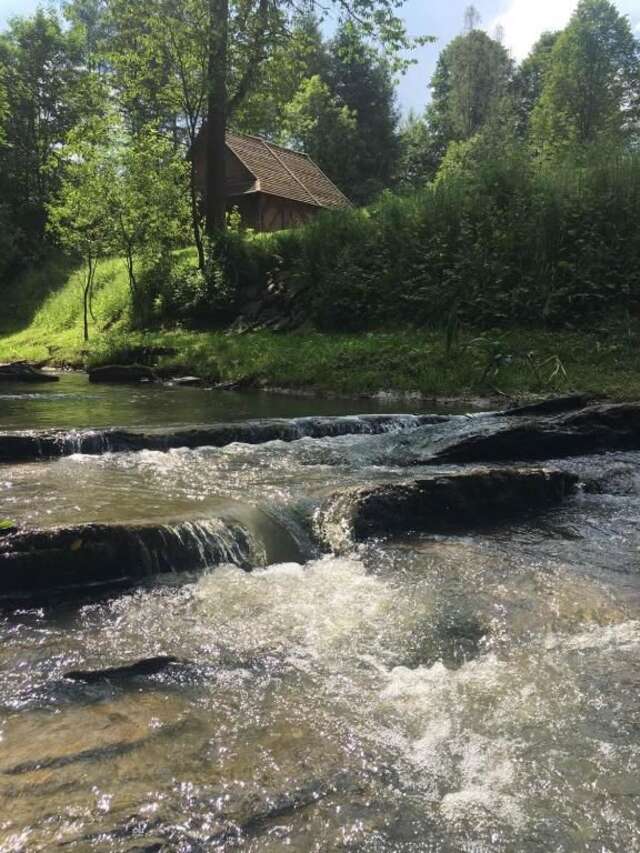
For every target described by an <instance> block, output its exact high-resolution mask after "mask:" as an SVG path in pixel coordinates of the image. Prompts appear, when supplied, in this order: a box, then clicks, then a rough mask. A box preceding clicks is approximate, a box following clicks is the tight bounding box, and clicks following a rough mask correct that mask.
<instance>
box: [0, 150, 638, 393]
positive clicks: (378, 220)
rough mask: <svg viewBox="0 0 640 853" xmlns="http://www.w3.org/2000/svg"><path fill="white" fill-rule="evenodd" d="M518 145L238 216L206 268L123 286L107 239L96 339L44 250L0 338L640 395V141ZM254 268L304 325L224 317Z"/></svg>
mask: <svg viewBox="0 0 640 853" xmlns="http://www.w3.org/2000/svg"><path fill="white" fill-rule="evenodd" d="M523 158H524V155H523V152H522V151H515V152H514V153H513V156H512V158H511V159H509V158H507V157H503V158H502V159H501V160H497V159H496V160H492V161H491V163H490V164H488V163H487V162H486V161H483V162H475V163H473V164H472V165H469V166H468V169H469V171H468V172H466V173H465V174H463V175H461V174H460V173H459V172H458V171H455V172H454V174H452V175H444V176H442V177H441V178H440V179H439V180H438V181H436V182H435V183H434V184H433V185H432V186H430V187H428V188H427V189H425V190H423V191H421V192H419V193H415V194H411V195H404V196H391V195H389V196H388V197H386V198H383V199H382V200H381V201H380V202H378V203H377V204H375V205H372V206H370V207H369V208H367V209H364V210H349V211H344V212H340V213H335V214H325V215H323V216H321V217H318V219H317V220H316V221H315V222H314V223H312V224H311V225H309V226H307V227H306V228H303V229H299V230H297V231H292V232H285V233H280V234H275V235H255V236H251V235H243V234H239V233H233V232H231V233H229V234H228V236H227V237H226V253H225V256H224V266H223V265H222V264H221V265H220V267H219V268H218V269H217V270H216V273H217V274H216V275H214V276H212V277H210V278H209V279H208V280H207V279H206V278H205V277H204V276H202V275H201V273H200V272H199V270H198V268H197V263H196V257H195V253H193V252H191V251H190V250H182V251H178V252H174V253H173V254H172V255H171V257H170V262H169V263H168V264H165V265H163V266H162V267H161V268H153V269H151V270H149V271H147V272H146V274H143V276H142V277H141V282H140V289H139V291H138V292H137V293H136V300H135V301H134V302H132V299H131V290H130V287H129V284H128V281H127V272H126V266H125V264H124V263H123V261H121V260H120V259H117V258H113V259H108V258H107V259H103V260H101V261H99V262H98V265H97V269H96V273H95V284H94V293H93V306H92V311H93V316H94V317H95V321H93V322H92V324H91V325H92V334H91V337H90V340H89V342H85V341H83V335H82V323H83V318H82V301H81V299H80V298H79V294H80V292H81V289H82V282H83V281H84V272H83V270H82V269H78V268H77V265H76V266H74V265H73V264H72V263H70V262H68V261H64V260H62V259H60V258H59V257H54V258H52V259H50V260H49V261H47V262H46V263H44V264H42V265H41V266H40V267H39V268H37V269H33V270H31V271H30V272H28V273H27V274H25V275H23V276H21V277H20V278H19V279H17V280H16V281H15V282H14V283H13V284H12V285H11V286H9V287H8V288H7V289H6V290H5V305H6V307H7V308H8V310H7V311H6V312H5V314H4V318H3V319H2V320H0V329H1V330H2V332H3V337H2V339H1V340H0V358H3V359H7V360H10V359H16V358H25V359H29V360H33V361H37V362H43V361H49V362H50V363H52V364H58V365H71V366H75V367H82V366H96V365H99V364H105V363H109V362H111V363H114V362H116V363H117V362H131V361H140V360H143V361H144V360H149V359H151V360H152V361H153V362H155V363H157V365H158V367H159V369H160V372H163V371H165V372H166V373H167V374H171V373H180V372H182V373H184V372H186V373H191V374H196V375H199V376H202V377H203V378H206V379H208V380H211V381H240V382H243V383H246V384H252V383H253V384H256V385H261V386H286V387H291V388H303V387H304V388H313V389H317V390H320V391H335V392H340V393H353V392H369V393H370V392H375V391H378V390H384V389H396V390H400V391H420V392H422V393H424V394H436V395H448V394H455V393H458V394H459V393H495V392H496V391H498V392H504V393H507V394H517V393H523V392H543V391H549V390H564V389H569V388H578V389H581V390H586V391H590V392H594V393H599V394H610V395H612V396H616V397H633V396H635V395H637V394H638V390H639V384H640V380H639V379H638V376H639V375H640V373H639V372H638V367H639V366H640V365H639V363H638V346H637V344H638V334H639V333H638V328H637V311H638V310H639V309H640V279H639V276H638V269H640V234H639V233H638V229H637V224H636V223H637V222H638V221H639V220H640V157H639V156H638V155H632V154H629V155H627V156H625V157H620V158H619V159H617V160H614V161H613V162H608V163H604V162H602V161H597V162H594V163H592V164H588V165H585V166H575V165H574V166H572V167H569V166H567V165H566V164H563V165H559V166H556V167H553V168H552V167H551V166H546V167H544V168H542V167H540V166H534V165H533V164H531V163H528V162H526V161H525V160H524V159H523ZM221 279H222V280H224V281H225V282H232V283H233V284H234V286H233V287H229V288H226V289H221V288H220V286H219V282H220V280H221ZM268 285H270V290H269V291H268V290H267V286H268ZM252 288H253V293H254V294H255V293H257V294H258V300H257V303H258V306H261V305H262V303H261V301H260V299H261V298H262V299H264V300H265V303H264V304H266V305H267V311H268V312H270V313H269V317H270V318H271V319H273V316H272V315H275V317H276V320H282V321H283V325H284V326H285V328H286V327H287V325H288V324H290V323H291V318H292V315H293V317H294V318H295V317H296V316H297V317H298V323H297V324H295V325H297V328H295V329H293V330H289V331H282V332H278V333H276V332H274V331H272V330H270V329H269V328H268V325H269V319H267V320H266V322H265V324H264V325H265V326H266V327H267V328H264V329H260V325H261V316H262V317H263V318H265V317H267V314H265V313H263V314H262V315H260V314H258V316H257V318H254V320H255V323H254V325H255V326H257V327H258V330H257V331H255V330H254V331H251V330H250V331H247V332H245V333H244V334H231V333H229V330H228V329H227V328H226V324H227V323H229V322H232V321H233V319H234V317H235V316H237V315H238V313H243V311H244V310H245V308H246V304H247V302H248V300H249V298H248V297H247V296H246V294H247V293H249V294H251V289H252ZM254 301H255V295H254ZM248 325H250V321H248ZM156 353H160V355H159V356H156V355H155V354H156ZM162 353H164V354H162Z"/></svg>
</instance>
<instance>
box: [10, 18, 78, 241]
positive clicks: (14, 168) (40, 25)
mask: <svg viewBox="0 0 640 853" xmlns="http://www.w3.org/2000/svg"><path fill="white" fill-rule="evenodd" d="M79 60H80V56H79V52H78V48H77V45H76V43H75V41H74V39H73V38H72V37H71V36H70V35H69V34H68V33H66V32H65V31H64V30H63V29H62V27H61V26H60V22H59V21H58V19H57V18H56V17H55V15H54V14H53V13H51V12H44V11H42V10H39V11H38V12H36V14H35V15H34V16H33V17H32V18H25V19H20V18H17V19H14V20H13V21H12V22H11V23H10V26H9V29H8V31H7V33H6V34H4V35H2V36H0V65H1V66H2V67H3V68H4V73H3V76H4V78H5V79H4V84H5V91H6V96H7V119H6V121H5V135H6V143H7V145H6V147H5V149H4V151H3V153H2V169H1V172H2V181H3V184H4V187H3V189H4V198H5V199H6V201H7V203H8V204H9V205H10V207H11V211H12V216H13V218H14V220H15V222H16V224H17V226H18V227H20V228H21V229H22V230H23V232H24V234H25V235H29V236H30V238H32V239H31V242H36V241H39V240H40V239H41V238H42V236H43V233H44V227H45V221H46V212H45V208H46V204H47V202H48V201H49V199H50V197H51V194H52V193H53V192H54V191H55V189H56V187H57V185H58V182H59V180H60V173H59V171H58V169H56V168H51V154H52V152H53V151H55V150H56V148H57V147H58V146H60V145H61V144H62V143H63V141H64V139H65V136H66V134H67V132H68V131H69V129H70V128H71V127H73V125H74V124H75V123H76V121H78V119H79V117H80V116H81V115H82V114H83V113H85V112H86V111H87V109H89V107H90V104H89V103H88V102H87V99H86V96H85V95H84V94H83V89H84V88H85V84H86V82H87V73H86V71H85V70H84V69H83V68H82V67H81V65H80V61H79Z"/></svg>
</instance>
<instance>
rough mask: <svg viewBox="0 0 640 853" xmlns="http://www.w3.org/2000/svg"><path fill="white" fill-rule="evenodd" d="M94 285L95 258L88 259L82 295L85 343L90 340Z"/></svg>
mask: <svg viewBox="0 0 640 853" xmlns="http://www.w3.org/2000/svg"><path fill="white" fill-rule="evenodd" d="M92 284H93V258H91V257H89V258H87V279H86V281H85V285H84V292H83V294H82V298H83V299H82V319H83V322H84V341H85V343H86V342H87V341H88V340H89V299H90V298H91V286H92Z"/></svg>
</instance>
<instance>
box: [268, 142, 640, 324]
mask: <svg viewBox="0 0 640 853" xmlns="http://www.w3.org/2000/svg"><path fill="white" fill-rule="evenodd" d="M465 162H466V163H467V164H468V161H465ZM638 221H640V156H638V155H635V156H627V157H620V158H619V159H615V158H614V159H613V160H610V161H609V162H596V163H594V164H592V165H591V166H589V167H586V168H576V167H572V168H567V167H565V166H563V165H557V166H555V167H553V168H552V167H548V166H538V167H534V166H533V165H532V164H531V162H530V161H529V160H528V159H527V158H525V157H524V156H523V155H522V152H518V151H517V150H516V151H513V152H511V153H510V155H509V156H505V157H504V158H499V157H496V158H495V159H493V160H491V159H489V160H484V161H482V162H480V163H478V162H476V163H475V166H473V171H469V169H468V167H467V168H461V169H458V170H456V169H455V168H452V169H451V170H450V171H448V172H446V173H445V174H444V175H443V176H441V178H440V179H439V180H438V181H436V182H435V183H433V184H432V185H430V186H429V187H427V188H426V189H425V190H423V191H422V192H420V193H418V194H416V195H412V196H405V197H398V196H393V195H391V194H388V195H386V196H385V197H383V198H382V199H381V201H380V202H379V203H378V204H376V205H374V206H372V207H371V208H369V209H368V210H346V211H337V212H333V213H329V212H327V213H323V214H321V215H319V216H318V217H317V218H316V219H315V220H314V221H313V222H312V223H311V224H309V225H308V226H307V227H305V228H303V229H299V230H297V231H292V232H282V233H280V234H278V235H274V236H273V238H272V241H271V245H270V248H271V251H272V262H271V269H270V271H268V273H267V278H268V277H269V275H271V276H272V277H274V276H275V277H276V278H277V279H278V281H279V282H280V284H281V286H282V287H284V288H285V289H286V288H291V287H293V286H295V287H296V289H297V290H299V291H301V292H302V294H303V299H304V307H305V312H306V315H307V316H308V318H309V319H310V320H311V321H312V322H313V323H314V324H315V325H316V326H317V327H318V328H320V329H329V330H331V329H335V330H341V329H344V330H352V329H365V328H374V327H380V326H389V325H393V324H411V325H417V326H423V325H435V326H443V325H449V324H450V323H451V322H452V318H453V319H455V320H456V321H457V322H461V323H465V322H466V323H470V324H474V325H478V324H481V325H484V326H487V327H491V326H510V325H523V324H524V325H540V324H545V325H551V326H553V325H572V324H576V323H581V322H585V321H589V319H590V318H593V317H594V316H598V315H599V314H600V313H601V312H602V310H603V309H606V310H610V309H614V310H615V309H629V308H633V306H635V305H636V304H638V303H639V302H640V277H639V274H638V269H640V231H639V230H638V228H637V223H638Z"/></svg>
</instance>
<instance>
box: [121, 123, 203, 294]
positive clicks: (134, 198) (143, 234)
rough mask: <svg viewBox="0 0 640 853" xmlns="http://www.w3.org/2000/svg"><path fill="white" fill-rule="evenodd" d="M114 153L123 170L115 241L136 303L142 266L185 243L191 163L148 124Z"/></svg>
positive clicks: (153, 262) (123, 142) (129, 137)
mask: <svg viewBox="0 0 640 853" xmlns="http://www.w3.org/2000/svg"><path fill="white" fill-rule="evenodd" d="M114 137H115V139H116V140H118V143H119V144H117V148H116V151H115V153H114V159H115V163H116V169H117V175H116V178H115V180H114V183H113V186H112V187H111V190H110V193H109V207H110V211H111V227H112V229H113V234H112V237H111V241H110V242H111V244H112V246H113V249H114V251H115V252H116V253H117V254H118V255H120V256H122V257H124V259H125V262H126V265H127V274H128V277H129V288H130V290H131V296H132V300H133V301H134V304H135V302H136V301H139V299H140V296H141V294H140V292H139V285H138V276H137V270H136V267H137V265H139V264H146V265H147V266H153V265H154V264H157V262H158V260H159V259H160V258H161V257H162V256H163V255H165V254H166V253H167V252H168V251H169V250H170V249H172V248H174V247H175V246H176V245H179V244H180V241H181V238H183V236H184V234H185V230H186V223H187V222H188V217H189V211H188V203H187V193H186V192H185V190H186V187H187V180H188V179H187V174H186V173H187V170H188V167H187V164H186V163H185V161H184V158H182V157H180V156H176V151H175V149H174V148H173V146H172V145H171V142H170V140H167V139H166V138H165V137H164V136H163V135H162V134H160V133H159V132H158V130H157V128H155V127H153V126H147V127H144V128H142V130H141V131H140V132H139V133H138V134H137V135H135V136H133V137H132V136H130V135H126V134H124V133H121V134H120V136H119V137H118V136H117V135H116V134H114V132H113V130H112V131H111V140H112V143H111V144H112V145H113V140H114Z"/></svg>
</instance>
